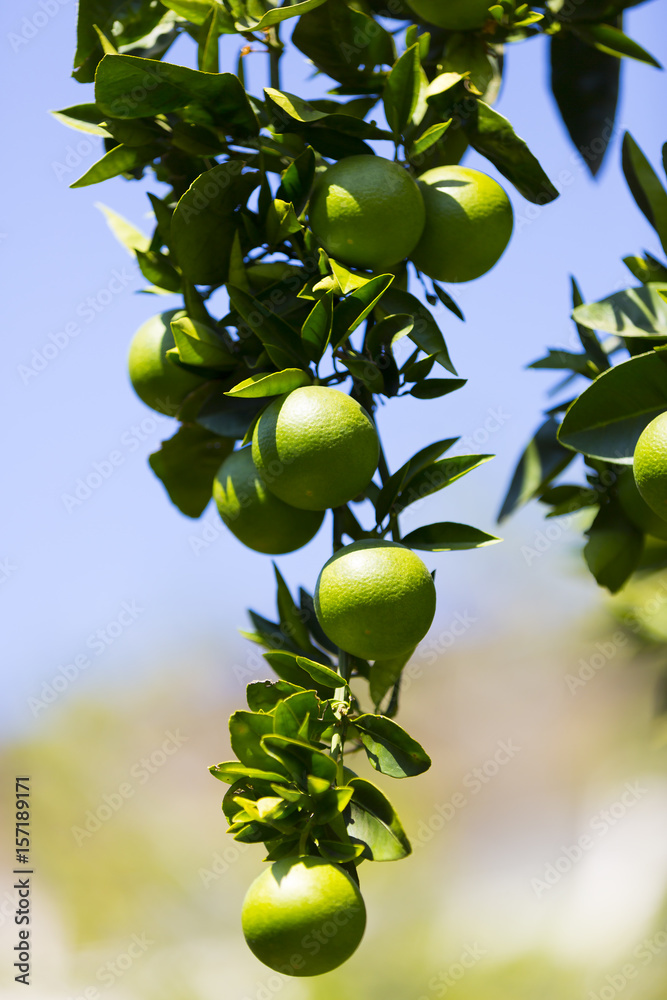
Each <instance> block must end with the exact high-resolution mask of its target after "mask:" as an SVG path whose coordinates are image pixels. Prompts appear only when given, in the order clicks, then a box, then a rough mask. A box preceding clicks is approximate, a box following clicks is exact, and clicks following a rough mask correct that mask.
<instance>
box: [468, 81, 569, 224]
mask: <svg viewBox="0 0 667 1000" xmlns="http://www.w3.org/2000/svg"><path fill="white" fill-rule="evenodd" d="M462 125H463V130H464V132H465V134H466V137H467V139H468V142H469V143H470V145H471V146H472V147H473V148H474V149H476V150H477V152H478V153H481V154H482V156H486V158H487V159H488V160H490V161H491V163H493V165H494V167H496V168H497V169H498V170H499V171H500V173H501V174H502V175H503V176H504V177H506V178H507V179H508V181H511V183H512V184H513V185H514V187H515V188H516V189H517V191H518V192H519V194H522V195H523V197H524V198H526V199H527V201H531V202H534V203H535V204H537V205H546V204H547V203H548V202H550V201H553V200H554V198H557V197H558V191H557V190H556V188H555V187H554V186H553V184H552V183H551V181H550V180H549V178H548V177H547V175H546V174H545V172H544V170H543V169H542V167H541V166H540V164H539V162H538V160H537V159H536V157H535V156H534V155H533V154H532V153H531V151H530V150H529V148H528V146H527V145H526V143H525V142H524V140H523V139H520V138H519V136H518V135H516V133H515V131H514V129H513V128H512V126H511V124H510V123H509V121H508V120H507V118H503V116H502V115H500V114H498V112H497V111H494V110H493V108H490V107H489V106H488V104H485V103H484V102H483V101H476V102H475V103H474V104H473V105H472V106H471V109H470V113H469V115H467V117H465V118H464V119H463V121H462Z"/></svg>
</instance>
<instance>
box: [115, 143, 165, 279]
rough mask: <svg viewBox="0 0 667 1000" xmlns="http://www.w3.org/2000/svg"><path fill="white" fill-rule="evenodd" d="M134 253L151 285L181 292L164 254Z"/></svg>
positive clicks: (139, 251)
mask: <svg viewBox="0 0 667 1000" xmlns="http://www.w3.org/2000/svg"><path fill="white" fill-rule="evenodd" d="M116 148H118V147H116ZM135 253H136V257H137V263H138V264H139V269H140V270H141V273H142V274H143V276H144V278H146V279H147V280H148V281H150V282H151V284H153V285H155V286H156V287H157V288H164V289H165V290H166V291H168V292H180V291H181V276H180V274H179V273H178V271H177V270H176V268H175V267H174V265H173V264H172V263H171V261H170V260H169V258H168V257H166V256H165V254H163V253H155V252H154V251H152V250H148V251H147V252H146V253H143V252H142V251H141V250H136V251H135Z"/></svg>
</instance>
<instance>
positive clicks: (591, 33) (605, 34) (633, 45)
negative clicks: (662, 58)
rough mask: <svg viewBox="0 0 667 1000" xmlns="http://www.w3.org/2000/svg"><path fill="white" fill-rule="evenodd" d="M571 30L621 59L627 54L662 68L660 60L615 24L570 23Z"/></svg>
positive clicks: (602, 50) (584, 39) (601, 49)
mask: <svg viewBox="0 0 667 1000" xmlns="http://www.w3.org/2000/svg"><path fill="white" fill-rule="evenodd" d="M570 31H573V32H574V34H575V35H577V36H578V37H579V38H580V39H581V40H582V42H586V44H587V45H592V46H594V47H595V48H596V49H599V50H600V52H606V53H607V54H608V55H611V56H618V58H619V59H620V58H622V57H623V56H627V57H628V58H629V59H637V60H638V61H639V62H644V63H648V64H649V66H655V67H656V68H657V69H662V66H661V65H660V63H659V62H658V60H657V59H654V58H653V56H652V55H651V54H650V52H647V51H646V49H643V48H642V47H641V45H639V43H638V42H635V40H634V39H633V38H628V36H627V35H624V34H623V32H622V31H621V29H620V28H616V27H615V26H614V25H613V24H604V23H603V24H582V23H581V22H579V23H577V24H572V25H570Z"/></svg>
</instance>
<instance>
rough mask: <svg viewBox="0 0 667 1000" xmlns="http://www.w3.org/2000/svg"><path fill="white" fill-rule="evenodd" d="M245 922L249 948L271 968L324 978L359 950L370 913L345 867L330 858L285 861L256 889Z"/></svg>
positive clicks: (247, 900)
mask: <svg viewBox="0 0 667 1000" xmlns="http://www.w3.org/2000/svg"><path fill="white" fill-rule="evenodd" d="M241 923H242V926H243V934H244V936H245V939H246V941H247V943H248V947H249V948H250V950H251V951H252V952H253V954H254V955H255V956H256V957H257V958H258V959H259V960H260V962H264V964H265V965H268V966H269V968H270V969H275V971H276V972H281V973H283V974H285V975H288V976H321V975H322V974H323V973H325V972H330V971H331V970H332V969H336V968H337V967H338V966H339V965H342V964H343V962H345V961H347V959H348V958H349V957H350V955H352V953H353V952H354V951H355V950H356V948H357V946H358V944H359V942H360V941H361V939H362V937H363V934H364V929H365V927H366V908H365V906H364V901H363V898H362V895H361V893H360V892H359V888H358V887H357V885H356V884H355V882H353V881H352V879H351V878H350V876H349V875H348V874H347V872H345V871H343V869H342V868H341V867H340V866H339V865H334V864H331V863H330V862H329V861H325V860H324V858H315V857H300V858H283V860H282V861H275V862H274V863H273V864H272V865H271V867H270V868H267V869H266V870H265V871H263V872H262V874H261V875H260V876H259V877H258V878H256V879H255V881H254V882H253V884H252V885H251V886H250V888H249V890H248V892H247V895H246V897H245V900H244V902H243V910H242V914H241ZM332 931H333V933H332ZM323 942H324V943H323Z"/></svg>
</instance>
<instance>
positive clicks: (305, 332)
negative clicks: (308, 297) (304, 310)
mask: <svg viewBox="0 0 667 1000" xmlns="http://www.w3.org/2000/svg"><path fill="white" fill-rule="evenodd" d="M333 309H334V297H333V292H327V293H326V295H324V296H323V297H322V298H321V299H318V300H317V302H316V303H315V305H314V306H313V308H312V310H311V311H310V312H309V313H308V316H307V318H306V320H305V322H304V324H303V326H302V327H301V339H302V341H303V345H304V348H305V350H306V352H307V354H308V356H309V358H310V360H311V361H314V362H315V364H317V362H318V361H319V360H320V358H321V357H322V355H323V354H324V352H325V350H326V348H327V345H328V343H329V340H330V338H331V329H332V324H333Z"/></svg>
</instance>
